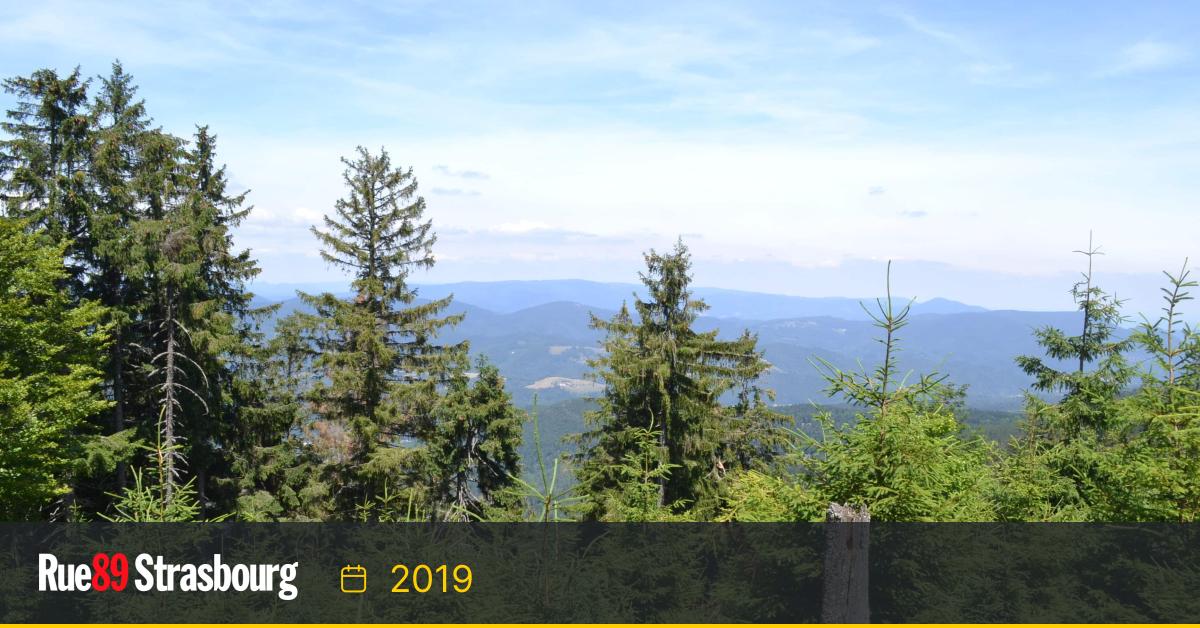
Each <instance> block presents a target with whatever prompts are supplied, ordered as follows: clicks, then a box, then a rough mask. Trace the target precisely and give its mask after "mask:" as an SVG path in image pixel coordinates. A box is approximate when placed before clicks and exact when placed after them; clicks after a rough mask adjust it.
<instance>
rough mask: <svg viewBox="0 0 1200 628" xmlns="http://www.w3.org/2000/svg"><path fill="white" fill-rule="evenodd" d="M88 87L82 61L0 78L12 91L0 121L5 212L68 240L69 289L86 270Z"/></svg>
mask: <svg viewBox="0 0 1200 628" xmlns="http://www.w3.org/2000/svg"><path fill="white" fill-rule="evenodd" d="M87 87H88V81H86V80H84V79H83V78H82V76H81V74H80V71H79V68H76V69H75V70H74V71H72V72H71V73H70V74H68V75H66V76H62V77H60V76H59V75H58V73H57V72H55V71H54V70H49V69H44V70H38V71H36V72H34V73H33V74H31V75H30V76H28V77H14V78H10V79H6V80H5V81H4V91H5V92H7V93H9V94H13V95H14V96H15V97H16V99H17V104H16V107H15V108H13V109H10V110H8V112H7V120H6V121H4V122H3V123H0V129H3V130H4V132H5V134H6V135H7V137H6V138H5V139H3V140H0V180H3V187H4V191H3V194H4V212H5V214H6V215H8V216H11V217H16V218H25V219H27V220H28V223H27V224H28V225H29V227H28V228H29V229H31V230H36V231H39V232H41V233H44V234H45V235H46V236H48V237H49V238H51V239H52V240H54V241H56V242H62V243H63V244H65V245H66V247H67V248H66V263H67V269H68V273H69V279H70V280H71V281H72V284H73V285H72V288H73V289H74V290H75V291H76V292H75V294H74V295H73V296H75V297H76V298H78V291H79V290H81V275H82V273H83V261H82V259H81V257H82V252H83V250H84V248H85V246H86V244H85V242H84V238H85V236H86V232H87V226H88V225H87V222H88V212H89V209H90V205H91V201H92V199H91V195H90V194H89V190H88V184H87V182H88V177H87V169H88V161H89V150H88V144H89V124H88V122H89V120H88V115H87V113H88V112H87Z"/></svg>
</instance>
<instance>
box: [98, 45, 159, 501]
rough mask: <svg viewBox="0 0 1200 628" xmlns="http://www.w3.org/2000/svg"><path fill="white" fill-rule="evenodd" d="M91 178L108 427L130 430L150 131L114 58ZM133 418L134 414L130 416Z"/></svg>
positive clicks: (120, 482)
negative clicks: (105, 315)
mask: <svg viewBox="0 0 1200 628" xmlns="http://www.w3.org/2000/svg"><path fill="white" fill-rule="evenodd" d="M90 118H91V128H92V138H91V141H90V142H89V147H90V149H91V171H90V176H91V185H92V187H93V196H94V199H95V203H94V205H93V206H92V208H91V211H90V213H89V221H88V226H89V229H88V242H87V250H86V258H87V264H88V286H87V294H88V296H89V297H91V298H94V299H96V300H98V301H99V302H100V303H102V304H103V305H104V306H105V307H106V308H108V312H109V315H110V316H111V317H112V322H113V341H112V343H111V345H110V347H109V356H108V361H107V364H106V366H105V375H106V380H107V383H108V388H109V396H110V398H111V399H112V400H113V406H112V409H111V410H110V413H111V414H110V416H109V420H108V426H107V429H108V431H110V432H111V433H113V434H116V433H120V432H122V431H124V430H126V429H127V428H128V427H129V425H130V423H131V420H130V419H131V417H130V416H129V415H128V414H127V410H129V397H130V395H129V389H130V388H135V387H136V386H137V384H136V383H135V382H136V380H137V376H136V373H135V372H134V371H135V369H136V366H137V364H139V363H142V362H144V361H145V356H144V355H142V354H141V353H140V352H139V351H138V349H137V348H138V347H139V346H142V345H143V344H144V342H143V341H144V339H142V338H140V337H139V336H138V335H137V330H136V329H135V328H134V325H135V323H136V322H137V321H138V320H139V316H140V310H141V307H142V303H143V297H144V293H143V288H144V283H145V282H144V281H143V278H142V277H140V276H134V275H133V274H132V271H133V266H134V264H135V262H136V260H135V259H134V257H133V256H134V255H135V254H137V252H138V251H139V250H140V247H139V243H137V242H135V241H134V233H135V232H136V230H135V226H136V225H137V223H138V221H139V220H140V219H141V218H142V208H143V205H144V203H143V202H142V199H143V197H144V196H145V191H144V189H143V186H144V184H145V181H144V177H143V173H142V168H143V162H142V159H141V157H140V152H141V146H142V143H143V142H144V141H145V140H146V139H147V137H148V134H150V133H152V132H153V130H152V129H151V126H150V125H151V121H150V119H149V117H148V116H147V114H146V107H145V104H144V102H143V101H141V100H140V99H138V98H137V87H136V86H135V85H134V84H133V78H132V77H131V76H130V75H128V74H127V73H125V70H124V68H123V67H122V66H121V64H120V63H119V62H114V63H113V66H112V71H111V73H110V75H109V76H108V77H102V78H101V79H100V89H99V93H98V94H97V96H96V97H95V99H94V100H93V102H92V106H91V112H90ZM133 422H134V423H136V421H133ZM126 479H127V478H126V465H125V464H124V463H120V464H119V465H118V468H117V473H116V477H115V479H114V481H115V487H111V488H110V487H108V486H104V487H102V488H104V489H106V490H103V491H101V493H104V492H113V491H112V489H113V488H115V489H117V490H119V489H120V488H122V487H124V486H125V484H126Z"/></svg>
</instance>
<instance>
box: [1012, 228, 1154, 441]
mask: <svg viewBox="0 0 1200 628" xmlns="http://www.w3.org/2000/svg"><path fill="white" fill-rule="evenodd" d="M1077 252H1078V253H1081V254H1083V255H1084V256H1086V257H1087V260H1088V266H1087V271H1086V272H1084V273H1083V277H1082V279H1081V280H1080V281H1078V282H1076V284H1075V285H1074V286H1073V287H1072V288H1071V297H1072V298H1073V299H1074V300H1075V303H1076V305H1077V306H1078V308H1079V310H1080V312H1081V314H1082V315H1083V316H1082V318H1083V324H1082V329H1081V330H1080V333H1079V335H1078V336H1070V335H1068V334H1067V333H1066V332H1064V331H1063V330H1061V329H1056V328H1053V327H1044V328H1042V329H1038V330H1037V331H1035V332H1034V335H1035V336H1036V338H1037V341H1038V344H1039V345H1041V346H1042V347H1043V348H1044V349H1045V351H1046V357H1047V358H1049V359H1050V360H1061V361H1068V362H1072V363H1073V364H1075V365H1076V367H1075V368H1074V369H1070V370H1060V369H1057V368H1055V367H1054V365H1053V364H1051V363H1047V362H1046V361H1045V360H1043V359H1042V358H1038V357H1035V356H1021V357H1019V358H1017V364H1018V365H1019V366H1020V367H1021V369H1022V370H1024V371H1025V372H1026V373H1028V374H1029V375H1031V376H1033V377H1034V384H1033V387H1034V389H1035V390H1038V391H1042V392H1061V393H1063V394H1064V396H1063V399H1062V402H1061V403H1062V405H1063V406H1064V407H1065V409H1066V412H1065V413H1064V414H1062V415H1061V417H1062V418H1063V419H1065V422H1064V423H1061V424H1059V425H1056V426H1054V427H1055V429H1057V430H1061V431H1064V432H1065V436H1066V437H1068V438H1069V437H1071V436H1074V435H1076V434H1078V433H1079V432H1080V431H1081V430H1084V429H1091V430H1095V431H1097V432H1101V431H1103V430H1104V429H1105V428H1106V427H1107V425H1106V423H1107V422H1108V421H1109V420H1110V419H1111V414H1110V412H1109V410H1111V402H1112V401H1113V400H1114V399H1115V398H1116V397H1117V395H1119V394H1120V393H1121V392H1122V391H1123V390H1124V389H1125V387H1126V386H1127V385H1128V383H1129V382H1130V380H1131V379H1132V378H1133V374H1134V373H1133V369H1132V368H1130V367H1129V365H1128V364H1127V363H1126V361H1125V359H1124V353H1125V352H1126V351H1128V349H1129V348H1130V346H1131V344H1132V339H1130V338H1124V339H1119V338H1118V335H1117V332H1118V330H1119V328H1120V326H1121V324H1122V323H1123V322H1124V321H1125V318H1124V317H1123V316H1122V315H1121V302H1120V301H1119V300H1117V299H1115V298H1114V297H1112V296H1109V295H1108V294H1107V293H1105V292H1104V291H1103V290H1101V289H1100V288H1099V287H1098V286H1096V285H1095V283H1094V274H1093V261H1094V258H1095V257H1096V256H1097V255H1101V253H1100V250H1099V249H1098V248H1095V247H1093V246H1092V244H1091V241H1090V239H1089V242H1088V248H1087V250H1085V251H1077ZM1093 364H1094V367H1093V368H1092V369H1091V370H1088V366H1089V365H1093ZM1031 403H1035V404H1036V400H1031Z"/></svg>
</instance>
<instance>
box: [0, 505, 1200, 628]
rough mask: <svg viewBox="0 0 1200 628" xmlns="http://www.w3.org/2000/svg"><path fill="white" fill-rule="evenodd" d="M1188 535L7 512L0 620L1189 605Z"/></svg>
mask: <svg viewBox="0 0 1200 628" xmlns="http://www.w3.org/2000/svg"><path fill="white" fill-rule="evenodd" d="M830 526H854V527H853V528H849V527H847V528H831V527H830ZM849 531H853V535H849V534H841V533H839V532H849ZM850 536H854V537H855V538H856V539H857V540H858V541H860V542H856V543H853V544H851V543H846V542H845V540H844V539H846V538H849V537H850ZM864 536H865V538H864ZM861 541H865V542H861ZM1198 541H1200V528H1196V527H1192V526H1189V525H1183V524H1180V525H1172V524H1134V525H1099V524H1095V525H1093V524H894V523H871V524H859V523H853V524H700V523H697V524H587V523H558V524H500V523H488V524H446V525H436V524H330V523H313V524H306V523H296V524H236V523H205V524H0V621H4V622H72V623H76V622H313V623H331V622H460V623H462V622H472V623H475V622H514V623H525V622H529V623H544V622H554V623H559V622H606V623H607V622H620V623H636V622H688V623H693V622H694V623H707V622H757V623H767V622H818V621H821V620H822V618H829V617H851V618H854V617H865V618H869V619H870V621H875V622H1196V621H1200V544H1198V543H1197V542H1198ZM858 565H862V566H865V567H863V568H865V571H866V577H865V578H863V577H862V576H863V573H862V569H863V568H859V567H857V566H858ZM856 569H857V570H858V572H857V573H855V570H856ZM847 573H852V574H854V575H853V579H854V582H847V581H845V579H846V577H847V576H846V574H847ZM858 583H861V584H862V585H863V586H862V589H861V590H858V589H856V586H857V584H858ZM84 589H86V590H84ZM832 606H842V607H843V608H832ZM823 607H824V608H823Z"/></svg>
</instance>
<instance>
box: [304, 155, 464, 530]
mask: <svg viewBox="0 0 1200 628" xmlns="http://www.w3.org/2000/svg"><path fill="white" fill-rule="evenodd" d="M343 163H344V164H345V165H346V171H345V173H344V175H343V178H344V180H345V183H346V186H347V188H349V192H348V195H347V196H346V197H345V198H343V199H340V200H338V201H337V204H336V206H335V208H334V216H333V217H330V216H326V217H325V221H324V229H319V228H317V227H313V229H312V232H313V234H314V235H315V236H316V237H317V239H318V240H319V241H320V242H321V245H322V251H321V255H322V257H323V258H324V259H325V260H326V261H327V262H328V263H329V264H331V265H333V266H335V267H337V268H340V269H343V270H345V271H347V272H349V273H350V274H351V275H352V276H353V281H352V282H351V287H352V290H353V293H354V296H353V297H352V298H350V299H339V298H338V297H336V296H334V295H333V294H329V293H326V294H321V295H307V294H301V297H302V299H303V300H304V301H305V302H306V303H307V304H308V305H309V306H310V307H312V308H313V310H315V313H313V314H302V315H299V316H300V319H301V320H302V321H303V323H304V326H306V327H307V329H308V331H307V337H308V339H309V340H310V342H311V343H312V345H313V348H312V350H313V352H314V354H315V356H316V357H315V359H314V367H315V369H316V370H317V371H319V372H320V373H321V374H322V378H321V379H320V380H319V381H318V382H317V383H316V385H315V386H314V387H313V390H312V391H311V393H310V398H311V400H312V403H313V407H314V410H315V413H316V415H317V416H318V417H319V420H320V421H322V422H323V425H322V426H321V429H326V430H328V431H329V432H330V433H338V432H341V431H343V430H344V432H345V434H346V437H345V438H346V439H347V440H348V441H349V442H347V443H345V446H346V447H348V449H349V451H350V454H349V459H348V460H346V461H345V462H344V463H341V464H339V465H338V466H339V467H340V468H341V469H342V471H343V474H344V476H343V479H344V482H345V486H343V487H342V492H341V495H342V500H343V504H342V506H341V509H342V512H343V513H346V512H349V510H350V507H352V506H354V505H359V504H362V503H365V502H371V501H373V500H374V499H375V498H376V497H377V496H379V495H381V494H383V491H384V489H385V488H386V487H390V488H396V487H397V486H399V487H400V488H401V490H404V489H409V488H412V487H413V485H414V483H417V480H416V476H418V475H419V473H418V471H419V466H420V460H419V453H418V450H417V448H415V447H412V446H411V445H412V444H413V443H414V442H418V443H419V442H423V441H427V440H428V439H429V437H430V435H431V434H433V432H434V431H435V429H436V423H435V412H434V409H435V407H436V405H437V403H438V396H439V395H438V392H439V391H438V389H439V386H441V385H444V384H445V383H447V382H448V381H449V380H450V377H451V374H452V373H454V372H455V370H456V369H457V370H461V369H462V368H463V367H464V363H465V356H466V349H467V347H466V344H465V343H460V344H455V345H439V344H437V343H436V336H437V334H438V333H439V331H440V330H441V329H443V328H445V327H446V326H448V325H454V324H457V323H458V322H459V321H460V320H461V319H462V315H461V314H459V315H443V312H444V311H445V310H446V308H447V307H448V306H449V305H450V302H451V297H446V298H443V299H437V300H433V301H429V302H425V303H419V302H417V292H416V290H415V289H414V288H412V287H410V286H409V285H408V278H409V276H410V275H411V274H412V273H413V272H414V271H416V270H422V269H428V268H430V267H432V266H433V264H434V257H433V245H434V243H435V242H436V236H435V235H434V234H433V232H432V224H431V222H430V221H429V220H426V219H424V217H423V216H424V211H425V200H424V199H423V198H422V197H420V196H417V182H416V179H415V178H414V177H413V174H412V169H411V168H410V169H408V170H404V169H399V168H393V167H392V165H391V159H390V157H389V156H388V154H387V152H386V151H381V152H380V153H379V154H378V155H372V154H371V153H369V152H368V151H367V150H366V149H364V148H361V147H360V148H359V149H358V153H357V157H356V158H355V159H353V160H351V159H343ZM426 488H427V487H426ZM423 499H424V498H423ZM348 502H349V503H348Z"/></svg>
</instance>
